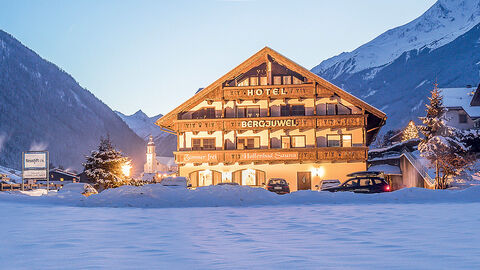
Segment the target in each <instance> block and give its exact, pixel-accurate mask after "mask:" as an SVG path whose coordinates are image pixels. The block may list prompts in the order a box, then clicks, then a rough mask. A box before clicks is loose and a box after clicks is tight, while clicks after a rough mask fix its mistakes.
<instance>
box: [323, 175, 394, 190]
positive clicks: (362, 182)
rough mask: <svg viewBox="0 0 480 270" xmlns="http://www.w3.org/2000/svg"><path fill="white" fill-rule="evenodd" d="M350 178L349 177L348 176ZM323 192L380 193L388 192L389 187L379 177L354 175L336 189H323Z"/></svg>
mask: <svg viewBox="0 0 480 270" xmlns="http://www.w3.org/2000/svg"><path fill="white" fill-rule="evenodd" d="M349 176H350V175H349ZM323 190H325V191H330V192H337V191H351V192H355V193H380V192H390V191H391V190H390V185H389V184H388V183H387V181H385V179H383V178H382V177H380V176H375V175H372V174H369V175H356V176H355V177H354V178H350V179H348V180H347V181H345V182H344V183H343V184H341V185H339V186H337V187H331V188H326V189H323Z"/></svg>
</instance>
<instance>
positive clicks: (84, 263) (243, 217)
mask: <svg viewBox="0 0 480 270" xmlns="http://www.w3.org/2000/svg"><path fill="white" fill-rule="evenodd" d="M157 186H159V185H157ZM134 190H137V191H135V192H134ZM140 190H142V189H132V188H125V189H117V190H113V191H114V192H111V193H110V194H109V196H107V197H109V199H113V201H110V203H111V205H112V206H115V207H118V206H128V205H127V204H126V203H127V202H130V203H134V202H135V201H134V200H133V198H137V200H140V198H141V197H139V196H138V195H139V193H138V192H139V191H140ZM143 190H144V191H149V190H150V191H152V192H153V191H154V190H153V189H151V188H150V187H147V188H144V189H143ZM199 190H201V189H199ZM206 190H209V188H206V189H205V190H204V191H201V192H200V193H202V192H203V193H205V194H206V192H205V191H206ZM210 190H211V188H210ZM242 190H243V189H242ZM253 190H254V189H252V188H246V189H245V191H249V192H252V194H251V195H252V196H251V198H252V199H255V200H257V199H260V198H255V197H256V196H259V195H261V196H262V197H263V198H264V200H263V202H267V201H269V203H268V204H269V205H263V206H245V207H195V208H189V207H186V208H131V207H129V208H123V207H120V208H111V207H72V206H66V205H62V204H60V205H59V204H53V205H52V204H48V205H43V204H37V203H36V202H38V199H39V197H35V198H34V197H29V196H21V195H17V196H15V195H12V194H0V195H1V196H0V216H1V217H2V222H0V239H2V240H1V241H2V242H1V243H2V244H1V245H0V269H32V268H34V269H65V268H68V269H136V268H140V269H246V268H249V269H377V268H384V267H386V266H388V268H389V269H478V268H479V266H480V257H479V256H477V255H478V254H480V247H479V245H478V243H479V242H480V234H479V233H478V222H479V219H478V213H479V212H480V196H479V195H480V189H479V188H469V189H467V190H464V191H448V190H447V191H432V190H425V189H416V188H413V189H404V190H400V191H396V192H391V193H386V194H378V195H373V196H371V195H365V194H363V195H362V194H351V193H328V192H325V193H324V192H314V191H307V192H296V193H295V194H290V195H285V196H280V195H276V194H273V193H266V192H260V191H258V194H257V191H253ZM118 191H122V192H125V194H123V193H121V192H118ZM217 191H218V190H217ZM196 192H197V191H191V193H192V194H193V193H196ZM232 192H233V193H234V194H232V195H231V196H228V197H233V198H236V195H235V194H239V193H242V192H236V191H232ZM102 193H103V192H102ZM114 193H116V195H114ZM154 193H155V192H153V193H152V194H150V193H146V194H144V195H145V198H147V200H149V199H148V198H150V196H152V195H153V194H154ZM220 194H221V195H222V196H225V195H227V194H226V193H225V192H220ZM162 195H166V194H162ZM171 195H172V196H169V198H162V197H161V196H160V194H158V196H156V200H161V201H163V202H167V201H169V200H170V201H172V200H173V202H174V203H178V202H180V200H181V198H178V197H176V196H174V194H171ZM98 196H101V194H99V195H92V196H91V197H93V198H94V197H98ZM118 196H121V197H123V199H122V200H121V201H122V202H123V203H122V204H118V202H119V201H118V199H119V198H118ZM12 197H15V198H16V200H17V201H21V200H22V199H25V198H27V199H31V198H34V199H37V201H28V202H27V201H24V202H23V203H13V202H11V201H10V202H9V200H7V199H5V198H12ZM53 197H54V196H50V197H46V196H44V197H43V198H53ZM91 197H89V198H88V199H87V200H86V201H88V200H89V199H90V198H91ZM107 197H105V198H104V199H107ZM220 197H221V196H214V198H213V199H209V198H206V197H204V198H203V199H205V200H207V201H209V202H212V201H214V200H219V199H220ZM40 198H42V197H40ZM312 198H317V200H315V201H314V202H315V203H317V204H311V203H313V202H310V203H309V204H311V205H305V202H306V201H308V200H311V199H312ZM319 198H323V199H319ZM387 198H389V199H388V200H387ZM189 199H191V198H189ZM245 199H246V198H245ZM275 200H276V201H284V202H287V201H288V202H289V203H288V204H282V205H279V204H277V205H270V204H271V202H273V201H275ZM183 201H184V202H183V203H181V204H182V205H186V204H190V203H189V202H188V200H187V198H185V199H183ZM105 202H107V201H105ZM198 202H199V201H196V202H192V205H193V203H198ZM252 202H254V200H250V203H247V204H251V203H252ZM161 204H163V203H161ZM102 205H103V206H105V204H102ZM5 221H6V222H5Z"/></svg>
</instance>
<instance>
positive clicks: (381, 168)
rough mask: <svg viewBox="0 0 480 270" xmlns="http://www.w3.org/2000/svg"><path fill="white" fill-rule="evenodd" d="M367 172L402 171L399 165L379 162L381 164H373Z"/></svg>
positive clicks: (395, 172) (396, 172)
mask: <svg viewBox="0 0 480 270" xmlns="http://www.w3.org/2000/svg"><path fill="white" fill-rule="evenodd" d="M368 171H369V172H383V173H385V174H396V175H401V174H402V171H401V170H400V167H398V166H393V165H388V164H381V165H373V166H370V168H368Z"/></svg>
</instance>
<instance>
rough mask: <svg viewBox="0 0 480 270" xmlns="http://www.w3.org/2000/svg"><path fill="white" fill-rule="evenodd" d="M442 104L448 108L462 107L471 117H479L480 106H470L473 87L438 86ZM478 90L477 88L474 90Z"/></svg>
mask: <svg viewBox="0 0 480 270" xmlns="http://www.w3.org/2000/svg"><path fill="white" fill-rule="evenodd" d="M439 90H440V91H442V92H441V93H442V96H443V106H444V107H445V108H447V109H448V108H450V109H458V108H462V109H463V110H464V111H465V112H466V113H467V114H468V115H469V116H470V117H471V118H477V117H480V106H472V105H471V103H472V99H473V97H474V95H473V94H472V92H473V91H474V88H468V87H465V88H439ZM476 92H478V90H477V91H476Z"/></svg>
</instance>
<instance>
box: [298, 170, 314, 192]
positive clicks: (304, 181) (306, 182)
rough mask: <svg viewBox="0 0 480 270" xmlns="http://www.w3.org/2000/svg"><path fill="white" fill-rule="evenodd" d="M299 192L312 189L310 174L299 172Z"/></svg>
mask: <svg viewBox="0 0 480 270" xmlns="http://www.w3.org/2000/svg"><path fill="white" fill-rule="evenodd" d="M297 188H298V190H309V189H312V177H311V174H310V172H297Z"/></svg>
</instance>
